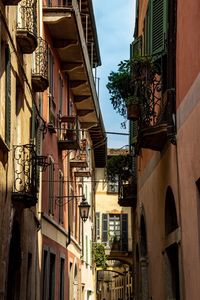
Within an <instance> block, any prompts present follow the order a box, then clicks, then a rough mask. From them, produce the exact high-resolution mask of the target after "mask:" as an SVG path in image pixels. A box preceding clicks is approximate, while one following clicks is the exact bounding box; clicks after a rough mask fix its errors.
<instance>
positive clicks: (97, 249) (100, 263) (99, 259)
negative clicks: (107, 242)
mask: <svg viewBox="0 0 200 300" xmlns="http://www.w3.org/2000/svg"><path fill="white" fill-rule="evenodd" d="M94 260H95V262H96V265H97V267H102V268H103V269H104V268H106V260H107V256H106V254H105V246H104V245H103V244H100V243H96V244H95V246H94Z"/></svg>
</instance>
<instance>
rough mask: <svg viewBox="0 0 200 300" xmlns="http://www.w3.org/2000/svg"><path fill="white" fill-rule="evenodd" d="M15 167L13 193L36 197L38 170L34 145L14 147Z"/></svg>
mask: <svg viewBox="0 0 200 300" xmlns="http://www.w3.org/2000/svg"><path fill="white" fill-rule="evenodd" d="M13 167H14V172H13V175H14V182H13V192H14V193H20V194H25V195H32V196H35V195H36V193H37V182H36V169H37V168H36V153H35V150H34V145H31V144H26V145H18V146H14V147H13Z"/></svg>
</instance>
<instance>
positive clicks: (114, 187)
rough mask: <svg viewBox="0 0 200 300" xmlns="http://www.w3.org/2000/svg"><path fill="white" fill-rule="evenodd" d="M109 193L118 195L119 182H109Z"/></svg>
mask: <svg viewBox="0 0 200 300" xmlns="http://www.w3.org/2000/svg"><path fill="white" fill-rule="evenodd" d="M107 193H112V194H117V193H118V180H117V182H112V181H108V184H107Z"/></svg>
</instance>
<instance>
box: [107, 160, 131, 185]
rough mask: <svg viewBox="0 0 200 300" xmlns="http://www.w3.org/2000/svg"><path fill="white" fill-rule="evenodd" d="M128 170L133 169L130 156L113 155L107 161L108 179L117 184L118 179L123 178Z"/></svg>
mask: <svg viewBox="0 0 200 300" xmlns="http://www.w3.org/2000/svg"><path fill="white" fill-rule="evenodd" d="M126 169H131V156H130V155H113V156H111V157H109V158H108V160H107V177H108V179H109V181H112V182H115V181H116V177H119V176H121V175H122V174H123V173H124V172H125V170H126Z"/></svg>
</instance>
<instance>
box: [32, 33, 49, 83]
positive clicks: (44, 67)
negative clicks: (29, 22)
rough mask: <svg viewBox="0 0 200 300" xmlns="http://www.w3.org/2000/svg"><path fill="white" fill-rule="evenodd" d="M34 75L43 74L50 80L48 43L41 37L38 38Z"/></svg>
mask: <svg viewBox="0 0 200 300" xmlns="http://www.w3.org/2000/svg"><path fill="white" fill-rule="evenodd" d="M32 73H33V75H34V76H42V77H43V78H44V79H46V80H48V44H47V42H46V41H45V40H43V39H42V38H41V37H39V38H38V46H37V48H36V50H35V52H34V66H33V71H32Z"/></svg>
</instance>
